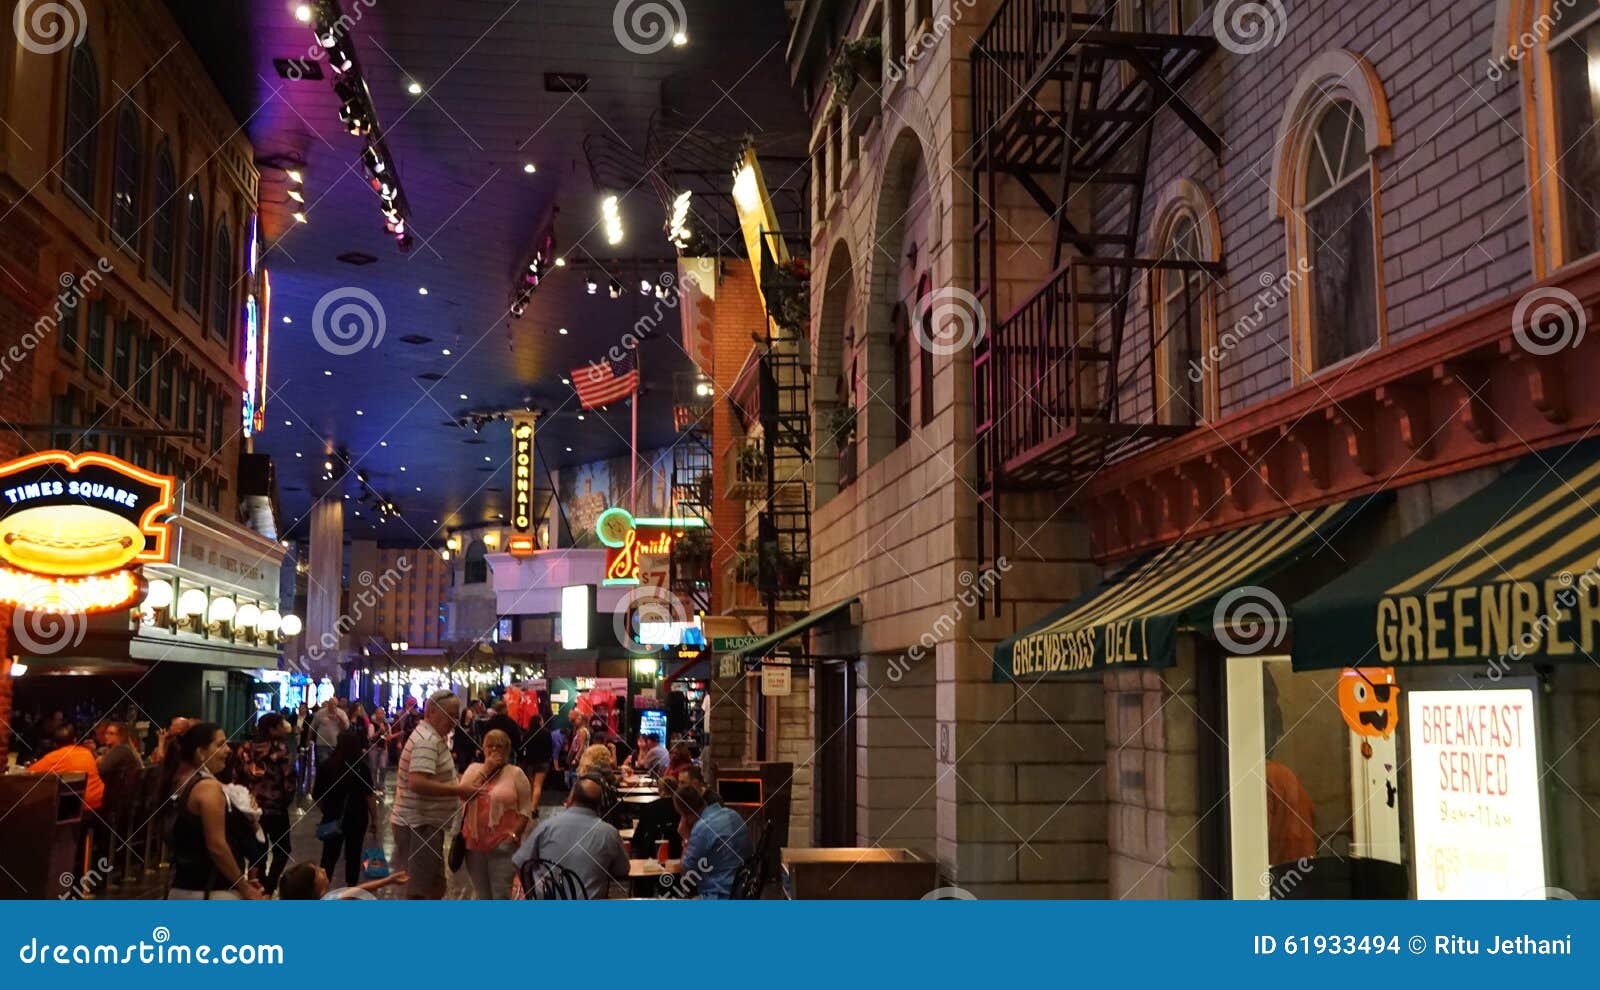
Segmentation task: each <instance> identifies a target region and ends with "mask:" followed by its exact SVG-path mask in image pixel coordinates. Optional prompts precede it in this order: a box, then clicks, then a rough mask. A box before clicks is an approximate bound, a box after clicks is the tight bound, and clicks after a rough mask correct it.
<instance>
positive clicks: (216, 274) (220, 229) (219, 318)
mask: <svg viewBox="0 0 1600 990" xmlns="http://www.w3.org/2000/svg"><path fill="white" fill-rule="evenodd" d="M211 252H212V253H211V319H210V321H209V328H210V330H211V334H212V336H215V337H217V338H219V339H221V340H228V339H230V331H231V328H232V322H233V321H232V315H233V238H231V237H229V236H228V222H227V220H226V219H224V220H222V221H221V222H220V223H218V224H217V237H216V240H214V241H212V248H211Z"/></svg>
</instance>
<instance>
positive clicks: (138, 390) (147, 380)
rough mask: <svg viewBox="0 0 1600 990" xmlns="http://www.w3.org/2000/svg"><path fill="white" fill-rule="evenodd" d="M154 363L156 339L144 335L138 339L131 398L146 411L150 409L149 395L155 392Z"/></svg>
mask: <svg viewBox="0 0 1600 990" xmlns="http://www.w3.org/2000/svg"><path fill="white" fill-rule="evenodd" d="M155 363H156V338H155V337H153V336H151V335H149V334H146V335H144V336H142V337H140V338H139V360H138V363H137V364H136V365H135V367H134V369H133V373H134V379H133V398H134V401H136V402H138V403H139V405H141V406H144V407H145V408H146V409H148V408H150V395H151V393H152V392H154V390H155V389H154V381H153V379H154V378H155V374H154V366H155Z"/></svg>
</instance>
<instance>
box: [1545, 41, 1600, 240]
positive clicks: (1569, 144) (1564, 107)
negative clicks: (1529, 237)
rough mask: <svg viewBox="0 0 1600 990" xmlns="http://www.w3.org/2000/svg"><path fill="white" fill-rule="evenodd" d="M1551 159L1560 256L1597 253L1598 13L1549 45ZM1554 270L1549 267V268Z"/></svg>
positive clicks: (1599, 179)
mask: <svg viewBox="0 0 1600 990" xmlns="http://www.w3.org/2000/svg"><path fill="white" fill-rule="evenodd" d="M1548 51H1549V58H1550V70H1551V77H1552V86H1551V91H1552V92H1551V95H1552V96H1553V97H1554V102H1555V108H1554V114H1555V135H1556V143H1557V147H1556V160H1555V168H1556V171H1557V174H1558V175H1559V176H1560V180H1561V181H1560V182H1559V183H1557V184H1556V195H1557V196H1558V198H1559V206H1558V215H1557V217H1556V218H1555V219H1556V220H1557V223H1556V224H1553V225H1552V226H1553V227H1555V228H1557V229H1558V230H1559V234H1558V235H1557V241H1558V245H1559V248H1560V254H1559V255H1558V256H1557V257H1556V258H1554V259H1553V260H1554V262H1555V264H1556V265H1561V264H1570V263H1572V262H1574V261H1578V260H1579V259H1582V258H1585V257H1587V256H1589V255H1591V254H1594V253H1595V252H1597V251H1600V217H1597V216H1596V215H1595V211H1596V210H1597V209H1600V131H1597V130H1596V127H1597V125H1600V74H1597V73H1596V72H1595V70H1594V68H1593V67H1594V66H1595V65H1596V64H1600V14H1592V15H1590V16H1589V17H1587V18H1586V19H1585V20H1584V21H1583V22H1581V23H1579V24H1578V25H1577V26H1575V27H1573V28H1570V29H1568V30H1566V31H1565V32H1563V33H1561V34H1559V35H1557V36H1555V37H1554V38H1553V39H1552V40H1551V42H1550V44H1549V49H1548ZM1552 267H1554V266H1552Z"/></svg>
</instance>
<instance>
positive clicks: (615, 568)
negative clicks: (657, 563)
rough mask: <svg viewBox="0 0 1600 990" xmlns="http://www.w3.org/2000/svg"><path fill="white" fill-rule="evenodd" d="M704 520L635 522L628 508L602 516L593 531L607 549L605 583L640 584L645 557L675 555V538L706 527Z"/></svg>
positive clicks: (614, 509)
mask: <svg viewBox="0 0 1600 990" xmlns="http://www.w3.org/2000/svg"><path fill="white" fill-rule="evenodd" d="M705 525H706V523H705V520H703V519H646V518H640V519H635V518H634V517H633V514H632V513H630V512H629V511H628V510H627V509H621V508H615V507H613V508H610V509H607V510H606V511H604V512H602V513H600V518H599V519H597V520H595V524H594V529H595V533H596V535H598V536H599V537H600V542H601V543H602V544H604V545H605V548H606V574H605V580H604V581H603V582H602V583H603V584H608V585H618V584H638V583H639V572H640V569H641V568H640V565H641V562H642V558H644V557H647V556H661V557H665V556H667V555H668V554H670V553H672V544H673V541H674V540H675V539H677V538H678V537H680V536H682V535H683V532H684V530H687V529H703V528H705Z"/></svg>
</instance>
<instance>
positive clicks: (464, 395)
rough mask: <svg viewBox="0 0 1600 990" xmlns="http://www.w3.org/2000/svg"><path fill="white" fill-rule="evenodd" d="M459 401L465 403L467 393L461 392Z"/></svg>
mask: <svg viewBox="0 0 1600 990" xmlns="http://www.w3.org/2000/svg"><path fill="white" fill-rule="evenodd" d="M461 401H462V402H465V401H467V393H465V392H462V393H461Z"/></svg>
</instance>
